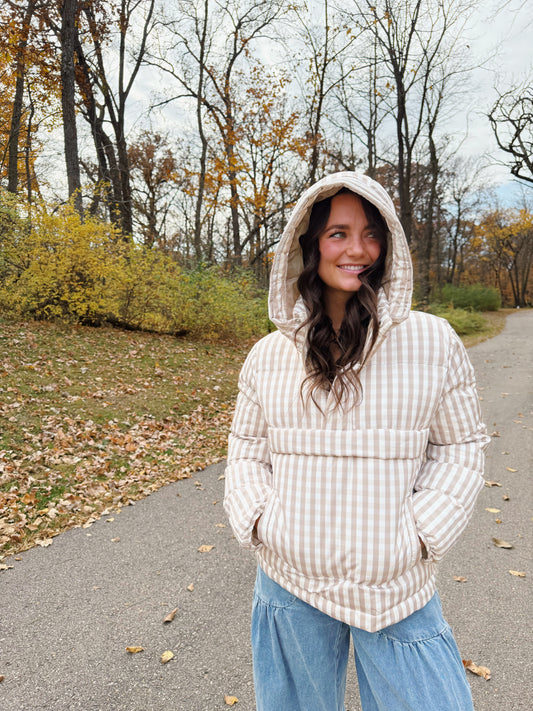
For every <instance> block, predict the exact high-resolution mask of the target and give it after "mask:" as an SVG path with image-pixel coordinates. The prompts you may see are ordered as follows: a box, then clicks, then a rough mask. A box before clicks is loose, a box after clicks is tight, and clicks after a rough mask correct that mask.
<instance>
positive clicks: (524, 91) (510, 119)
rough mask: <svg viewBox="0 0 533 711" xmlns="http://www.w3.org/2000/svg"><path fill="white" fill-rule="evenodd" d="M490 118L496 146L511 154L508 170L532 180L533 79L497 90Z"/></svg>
mask: <svg viewBox="0 0 533 711" xmlns="http://www.w3.org/2000/svg"><path fill="white" fill-rule="evenodd" d="M489 121H490V123H491V126H492V130H493V131H494V136H495V137H496V142H497V143H498V146H499V148H501V150H502V151H505V152H506V153H508V154H509V155H510V156H511V160H512V163H511V173H512V174H513V175H514V176H515V177H516V178H518V179H520V180H524V181H526V182H527V183H531V184H533V85H532V80H529V81H528V82H526V83H524V84H522V85H521V86H515V87H513V88H511V89H509V90H508V91H506V92H505V93H503V94H500V95H499V96H498V99H497V100H496V102H495V104H494V106H493V107H492V109H491V111H490V113H489Z"/></svg>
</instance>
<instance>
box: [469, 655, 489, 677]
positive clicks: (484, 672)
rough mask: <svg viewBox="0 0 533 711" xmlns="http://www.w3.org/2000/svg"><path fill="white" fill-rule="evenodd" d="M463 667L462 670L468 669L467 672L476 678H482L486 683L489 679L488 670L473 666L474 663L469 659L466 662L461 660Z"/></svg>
mask: <svg viewBox="0 0 533 711" xmlns="http://www.w3.org/2000/svg"><path fill="white" fill-rule="evenodd" d="M463 665H464V668H465V669H468V671H469V672H472V674H476V675H477V676H482V677H483V678H484V679H486V680H487V681H488V680H489V679H490V669H488V668H487V667H481V666H478V665H477V664H474V662H473V661H472V660H471V659H468V660H465V659H463Z"/></svg>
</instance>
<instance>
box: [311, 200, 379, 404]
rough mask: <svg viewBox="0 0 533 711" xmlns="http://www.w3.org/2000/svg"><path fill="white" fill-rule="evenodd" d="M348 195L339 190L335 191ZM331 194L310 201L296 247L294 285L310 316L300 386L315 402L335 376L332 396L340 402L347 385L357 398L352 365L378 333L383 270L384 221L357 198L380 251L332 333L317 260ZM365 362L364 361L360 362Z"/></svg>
mask: <svg viewBox="0 0 533 711" xmlns="http://www.w3.org/2000/svg"><path fill="white" fill-rule="evenodd" d="M342 193H350V194H352V195H354V194H355V193H352V192H351V191H350V190H348V189H347V188H342V189H341V190H340V191H339V192H338V193H336V195H340V194H342ZM334 197H335V195H332V196H331V197H328V198H326V199H325V200H320V201H319V202H316V203H315V204H314V205H313V208H312V210H311V216H310V220H309V227H308V229H307V232H305V234H303V235H302V236H301V237H300V246H301V248H302V256H303V263H304V268H303V270H302V272H301V274H300V276H299V277H298V281H297V286H298V290H299V292H300V294H301V296H302V299H303V301H304V304H305V305H306V307H307V310H308V312H309V316H308V318H307V320H306V321H305V322H304V323H303V324H302V325H301V326H300V328H304V327H307V337H306V345H307V353H306V362H305V366H306V371H307V377H306V379H305V380H304V383H303V384H302V393H303V387H304V385H305V384H306V383H308V384H309V385H310V386H311V397H312V398H313V400H314V401H315V403H316V400H315V397H314V393H315V391H316V390H317V389H318V388H321V387H322V388H326V389H329V388H330V387H331V385H332V383H333V381H334V380H335V379H336V387H335V393H334V395H335V400H336V402H337V405H339V404H340V402H341V400H342V397H343V394H344V393H345V392H346V391H348V390H349V389H350V386H351V387H352V388H353V389H354V390H355V399H354V402H358V401H359V400H360V397H361V383H360V381H359V378H358V376H357V374H356V373H355V372H354V370H353V366H355V365H356V363H358V362H359V360H360V358H361V356H362V354H363V350H364V347H365V342H366V339H367V335H368V332H369V329H370V330H371V336H370V338H371V342H370V344H369V348H368V351H367V354H368V353H369V352H370V351H371V349H372V346H373V345H374V343H375V341H376V338H377V335H378V326H379V323H378V313H377V292H378V289H379V287H380V286H381V283H382V280H383V275H384V273H385V258H386V255H387V236H388V228H387V223H386V222H385V220H384V219H383V217H382V215H381V214H380V212H379V210H378V209H377V208H376V207H375V205H373V204H372V203H371V202H369V201H368V200H366V199H365V198H364V197H361V196H360V195H357V196H356V197H358V198H359V199H360V200H361V203H362V206H363V209H364V211H365V215H366V219H367V221H368V224H369V226H370V227H371V228H372V230H373V231H374V232H375V233H376V234H377V235H378V237H379V241H380V245H381V252H380V255H379V257H378V259H377V260H376V261H375V262H374V264H372V266H370V267H369V268H368V269H365V271H364V272H361V274H359V280H360V281H361V286H360V288H359V290H358V291H356V292H355V293H354V294H353V295H352V296H351V297H350V299H349V300H348V302H347V304H346V310H345V313H344V318H343V321H342V325H341V328H340V331H339V333H338V334H336V333H335V331H334V329H333V325H332V323H331V319H330V317H329V316H328V314H327V312H326V307H325V301H324V282H323V281H322V279H321V278H320V277H319V276H318V265H319V262H320V250H319V241H318V238H319V237H320V235H321V233H322V232H323V230H324V228H325V227H326V224H327V222H328V219H329V214H330V211H331V201H332V199H333V198H334ZM332 343H335V344H336V345H337V347H338V349H339V350H340V356H339V357H338V358H335V356H334V354H333V350H332ZM365 360H366V357H365V359H364V360H363V362H362V363H361V365H363V364H364V362H365Z"/></svg>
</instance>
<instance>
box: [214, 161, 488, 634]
mask: <svg viewBox="0 0 533 711" xmlns="http://www.w3.org/2000/svg"><path fill="white" fill-rule="evenodd" d="M341 187H348V188H350V189H351V190H353V192H355V193H357V194H359V195H363V196H364V197H366V198H367V199H369V200H370V201H371V202H373V203H374V204H375V205H376V206H377V207H378V209H379V210H380V212H381V214H382V215H383V216H384V218H385V219H386V220H387V223H388V226H389V230H390V238H389V240H390V241H389V250H388V257H387V270H386V278H385V280H384V284H385V285H384V287H383V288H382V289H381V290H380V293H379V300H378V313H379V322H380V326H379V334H378V340H377V343H376V345H375V346H374V349H373V352H372V353H371V355H370V358H369V360H368V361H367V363H366V365H365V366H364V367H363V368H362V369H361V370H360V372H359V377H360V380H361V385H362V392H363V398H362V402H361V403H360V404H359V405H357V406H352V403H345V404H344V406H343V407H334V406H333V396H332V393H331V392H327V391H325V390H324V391H321V392H319V393H318V394H316V393H315V397H317V398H318V401H319V405H320V408H319V407H317V406H316V405H315V404H313V402H312V400H311V399H310V398H302V396H301V392H300V386H301V382H302V380H303V379H304V378H305V369H304V356H303V353H302V351H303V348H304V346H303V343H304V339H305V334H302V332H301V331H300V334H299V336H298V337H297V339H296V341H295V331H296V329H297V327H298V326H299V325H300V323H301V322H302V320H305V311H304V307H303V305H302V302H301V299H300V300H298V292H297V290H296V287H295V281H296V279H297V277H298V274H299V273H300V270H301V268H302V257H301V252H300V247H299V243H298V237H299V236H300V235H301V234H302V233H303V232H305V230H306V228H307V225H308V219H309V212H310V209H311V206H312V204H313V203H314V202H315V201H316V200H317V199H322V198H324V197H327V196H328V195H331V194H334V193H336V192H337V191H338V190H339V189H340V188H341ZM411 290H412V268H411V261H410V257H409V251H408V247H407V243H406V241H405V237H404V234H403V230H402V228H401V225H400V223H399V220H398V218H397V216H396V214H395V211H394V206H393V204H392V202H391V200H390V199H389V197H388V196H387V194H386V193H385V191H384V190H383V189H382V188H381V187H380V186H379V185H378V184H377V183H376V182H374V181H372V180H370V179H369V178H367V177H365V176H360V175H357V174H355V173H347V172H346V173H337V174H335V175H332V176H329V177H328V178H325V179H323V180H322V181H320V182H319V183H317V184H315V185H314V186H313V187H312V188H310V189H309V190H308V191H307V192H306V193H305V194H304V195H303V197H302V198H301V199H300V201H299V202H298V203H297V205H296V207H295V209H294V212H293V214H292V217H291V219H290V221H289V223H288V225H287V228H286V230H285V232H284V233H283V236H282V239H281V241H280V244H279V246H278V250H277V252H276V257H275V261H274V266H273V271H272V277H271V289H270V300H269V307H270V315H271V319H272V320H273V322H274V323H275V324H276V325H277V327H278V329H279V330H278V331H277V332H275V333H272V334H270V335H269V336H267V337H266V338H263V339H262V340H261V341H259V342H258V343H257V344H256V345H255V346H254V348H253V349H252V350H251V352H250V354H249V355H248V358H247V360H246V362H245V364H244V367H243V369H242V372H241V376H240V381H239V389H240V392H239V396H238V399H237V407H236V412H235V418H234V421H233V426H232V432H231V436H230V443H229V453H228V466H227V469H226V494H225V499H224V505H225V509H226V511H227V514H228V516H229V519H230V523H231V525H232V528H233V531H234V533H235V536H236V538H237V539H238V541H239V542H240V544H241V545H243V546H245V547H248V548H252V549H254V550H255V552H256V555H257V558H258V562H259V564H260V565H261V567H262V568H263V570H264V571H265V572H266V573H267V575H269V576H270V577H271V578H273V579H274V580H275V581H277V582H278V583H279V584H280V585H282V586H283V587H284V588H286V589H287V590H289V591H290V592H291V593H293V594H294V595H297V596H298V597H299V598H301V599H302V600H305V601H306V602H308V603H309V604H311V605H313V606H315V607H317V608H318V609H320V610H322V611H323V612H325V613H327V614H328V615H330V616H332V617H335V618H336V619H339V620H342V621H344V622H347V623H348V624H350V625H354V626H356V627H360V628H363V629H365V630H368V631H370V632H373V631H376V630H379V629H382V628H383V627H386V626H388V625H390V624H392V623H394V622H398V621H399V620H401V619H403V618H404V617H406V616H407V615H409V614H411V613H412V612H414V611H415V610H417V609H419V608H421V607H422V606H423V605H425V604H426V603H427V602H428V601H429V600H430V598H431V596H432V595H433V593H434V590H435V564H436V562H437V561H438V560H439V559H440V558H442V556H443V555H444V554H445V553H446V551H447V550H448V549H449V548H450V547H451V546H452V545H453V543H454V542H455V541H456V540H457V538H458V537H459V535H460V534H461V532H462V531H463V529H464V528H465V526H466V524H467V523H468V520H469V518H470V515H471V513H472V509H473V506H474V502H475V499H476V497H477V494H478V493H479V491H480V489H481V487H482V486H483V479H482V472H483V449H484V447H485V446H486V444H487V443H488V441H489V438H488V437H487V436H486V434H485V428H484V426H483V424H482V423H481V420H480V411H479V402H478V397H477V394H476V387H475V381H474V374H473V371H472V366H471V364H470V361H469V359H468V356H467V354H466V351H465V349H464V347H463V345H462V343H461V341H460V340H459V338H458V337H457V336H456V335H455V333H454V332H453V330H452V329H451V328H450V326H449V325H448V323H447V322H446V321H444V320H442V319H438V318H436V317H434V316H431V315H428V314H424V313H419V312H414V311H411V310H410V304H411ZM259 516H261V518H260V520H259V524H258V528H257V536H255V535H254V533H253V527H254V523H255V521H256V520H257V519H258V517H259ZM419 537H420V538H421V539H422V540H423V541H424V543H425V545H426V547H427V550H428V558H427V560H425V559H422V554H421V546H420V542H419Z"/></svg>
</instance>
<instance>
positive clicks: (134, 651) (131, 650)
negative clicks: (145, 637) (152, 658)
mask: <svg viewBox="0 0 533 711" xmlns="http://www.w3.org/2000/svg"><path fill="white" fill-rule="evenodd" d="M126 652H129V653H130V654H137V652H144V647H126Z"/></svg>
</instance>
